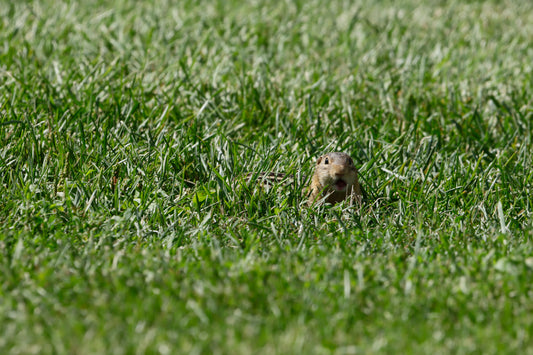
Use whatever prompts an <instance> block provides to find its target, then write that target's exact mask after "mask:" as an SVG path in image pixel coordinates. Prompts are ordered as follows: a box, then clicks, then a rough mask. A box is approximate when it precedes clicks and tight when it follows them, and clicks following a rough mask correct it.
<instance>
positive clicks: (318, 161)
mask: <svg viewBox="0 0 533 355" xmlns="http://www.w3.org/2000/svg"><path fill="white" fill-rule="evenodd" d="M322 158H323V157H319V158H318V159H317V160H316V165H318V164H320V162H321V161H322Z"/></svg>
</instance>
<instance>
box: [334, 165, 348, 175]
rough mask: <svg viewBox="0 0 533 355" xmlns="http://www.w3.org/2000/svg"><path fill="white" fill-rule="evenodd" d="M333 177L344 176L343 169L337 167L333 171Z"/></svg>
mask: <svg viewBox="0 0 533 355" xmlns="http://www.w3.org/2000/svg"><path fill="white" fill-rule="evenodd" d="M334 174H335V176H343V175H344V174H345V169H344V167H342V166H339V167H337V168H336V169H335V172H334Z"/></svg>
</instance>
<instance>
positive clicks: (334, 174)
mask: <svg viewBox="0 0 533 355" xmlns="http://www.w3.org/2000/svg"><path fill="white" fill-rule="evenodd" d="M321 199H324V201H325V202H329V203H331V204H335V203H337V202H341V201H344V200H347V199H350V200H351V201H355V202H357V203H358V204H360V203H361V201H362V199H363V193H362V190H361V185H359V179H358V178H357V169H356V168H355V166H354V164H353V159H352V158H351V157H350V156H349V155H348V154H346V153H339V152H334V153H328V154H325V155H323V156H321V157H320V158H318V159H317V161H316V168H315V173H314V174H313V177H312V179H311V186H309V200H308V201H307V204H308V205H309V206H311V205H312V204H313V203H315V202H316V201H320V200H321Z"/></svg>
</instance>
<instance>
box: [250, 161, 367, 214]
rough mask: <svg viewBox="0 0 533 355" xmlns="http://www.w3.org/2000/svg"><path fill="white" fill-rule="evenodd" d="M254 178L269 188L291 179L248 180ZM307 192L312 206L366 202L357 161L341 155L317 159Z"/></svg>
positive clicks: (265, 175) (261, 177) (277, 176)
mask: <svg viewBox="0 0 533 355" xmlns="http://www.w3.org/2000/svg"><path fill="white" fill-rule="evenodd" d="M254 176H255V177H256V178H257V179H259V180H261V181H262V182H263V183H267V185H268V184H269V183H271V182H282V181H284V180H287V178H288V177H290V176H287V175H286V174H282V173H260V174H258V175H256V174H253V173H250V174H248V176H247V178H248V179H252V178H254ZM305 191H306V194H307V196H309V199H308V201H307V204H308V205H309V206H311V205H312V204H313V203H315V202H320V201H324V202H328V203H331V204H335V203H337V202H341V201H344V200H347V199H349V200H350V201H352V202H356V203H357V204H361V202H362V199H363V193H362V190H361V186H360V185H359V180H358V178H357V169H356V168H355V166H354V164H353V160H352V158H351V157H350V156H349V155H348V154H346V153H340V152H334V153H327V154H325V155H323V156H321V157H320V158H318V159H317V161H316V168H315V172H314V174H313V177H312V178H311V185H310V186H309V188H307V189H306V190H305Z"/></svg>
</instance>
